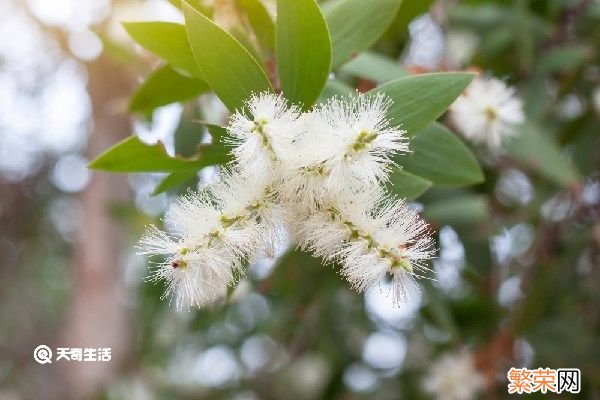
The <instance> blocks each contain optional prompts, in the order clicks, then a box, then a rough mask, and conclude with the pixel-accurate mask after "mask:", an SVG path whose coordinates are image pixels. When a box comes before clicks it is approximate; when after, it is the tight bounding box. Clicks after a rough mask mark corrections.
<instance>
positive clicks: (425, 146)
mask: <svg viewBox="0 0 600 400" xmlns="http://www.w3.org/2000/svg"><path fill="white" fill-rule="evenodd" d="M410 150H411V151H412V153H409V154H406V155H402V156H398V157H396V162H397V163H398V164H399V165H400V166H402V167H403V168H404V170H406V171H407V172H410V173H412V174H415V175H417V176H420V177H422V178H425V179H427V180H429V181H431V182H433V184H434V185H437V186H466V185H472V184H475V183H479V182H482V181H483V179H484V177H483V172H482V171H481V168H480V167H479V164H478V163H477V159H476V158H475V156H474V155H473V153H471V151H470V150H469V148H468V147H467V146H465V145H464V144H463V143H462V142H461V141H460V139H458V137H456V135H454V134H453V133H452V132H450V131H449V130H448V129H446V128H445V127H444V126H443V125H440V124H438V123H433V124H431V125H429V126H428V127H427V128H425V129H423V130H422V131H421V132H419V133H418V134H417V135H415V136H414V137H413V138H412V139H411V141H410Z"/></svg>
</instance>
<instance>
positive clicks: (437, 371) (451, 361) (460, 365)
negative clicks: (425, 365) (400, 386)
mask: <svg viewBox="0 0 600 400" xmlns="http://www.w3.org/2000/svg"><path fill="white" fill-rule="evenodd" d="M484 383H485V381H484V377H483V376H482V375H481V374H480V373H479V372H478V371H477V369H476V368H475V365H474V362H473V356H472V354H471V353H470V352H468V351H466V350H463V351H460V352H458V353H447V354H444V355H443V356H442V357H441V358H439V359H438V360H436V361H435V362H434V363H433V364H432V365H431V367H430V368H429V370H428V372H427V375H426V376H425V378H424V380H423V389H424V390H425V391H426V392H427V393H430V394H432V395H434V398H435V399H436V400H471V399H475V398H476V396H477V394H478V392H479V391H481V389H483V387H484Z"/></svg>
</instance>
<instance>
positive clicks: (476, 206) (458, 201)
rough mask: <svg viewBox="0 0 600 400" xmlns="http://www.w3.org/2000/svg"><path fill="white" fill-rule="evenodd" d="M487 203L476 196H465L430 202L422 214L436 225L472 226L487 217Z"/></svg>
mask: <svg viewBox="0 0 600 400" xmlns="http://www.w3.org/2000/svg"><path fill="white" fill-rule="evenodd" d="M487 207H488V206H487V201H486V199H485V197H484V196H482V195H478V194H465V195H460V196H453V197H450V198H447V199H443V200H438V201H434V202H430V203H429V204H428V205H427V207H425V210H424V211H423V214H424V216H425V218H427V219H428V220H431V221H432V222H434V223H436V224H438V225H473V224H477V223H479V222H481V221H483V220H485V218H486V217H487V215H488V214H487Z"/></svg>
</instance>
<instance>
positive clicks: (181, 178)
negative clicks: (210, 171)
mask: <svg viewBox="0 0 600 400" xmlns="http://www.w3.org/2000/svg"><path fill="white" fill-rule="evenodd" d="M197 174H198V171H197V170H195V169H190V170H184V171H176V172H171V173H170V174H169V175H167V176H166V177H165V178H164V179H163V180H162V181H160V183H159V184H158V186H156V188H155V189H154V191H153V192H152V196H157V195H159V194H161V193H164V192H166V191H167V190H170V189H173V188H175V187H178V186H181V185H183V184H184V183H187V182H189V181H191V180H192V179H194V178H195V177H196V175H197Z"/></svg>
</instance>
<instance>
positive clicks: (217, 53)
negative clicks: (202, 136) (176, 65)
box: [183, 2, 272, 111]
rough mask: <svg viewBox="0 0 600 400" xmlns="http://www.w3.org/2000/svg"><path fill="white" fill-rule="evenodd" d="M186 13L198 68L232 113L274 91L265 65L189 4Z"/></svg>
mask: <svg viewBox="0 0 600 400" xmlns="http://www.w3.org/2000/svg"><path fill="white" fill-rule="evenodd" d="M183 14H184V16H185V23H186V24H185V27H186V31H187V34H188V39H189V42H190V44H191V47H192V52H193V53H194V57H195V58H196V62H197V64H198V67H200V70H201V71H202V75H203V77H204V79H205V81H206V82H207V83H208V84H209V85H210V87H211V88H212V90H213V91H214V92H215V94H216V95H217V96H218V97H219V99H221V101H222V102H223V104H225V106H226V107H227V108H229V110H231V111H233V110H236V109H241V108H242V107H243V105H244V100H246V99H248V98H249V97H250V96H251V95H252V94H253V93H260V92H265V91H271V90H272V88H271V84H270V83H269V79H268V78H267V75H266V74H265V72H264V71H263V69H262V68H261V66H260V65H259V64H258V62H257V61H256V60H255V59H254V57H252V55H250V53H248V51H247V50H246V49H245V48H244V46H242V45H241V44H240V43H239V42H238V41H237V40H236V39H235V38H234V37H233V36H231V35H230V34H229V33H227V32H226V31H225V30H223V29H222V28H221V27H219V26H217V25H216V24H215V23H214V22H212V21H211V20H210V19H208V18H206V17H205V16H204V15H202V14H201V13H200V12H198V11H197V10H196V9H194V8H193V7H192V6H190V5H189V4H187V3H185V2H184V3H183Z"/></svg>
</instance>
